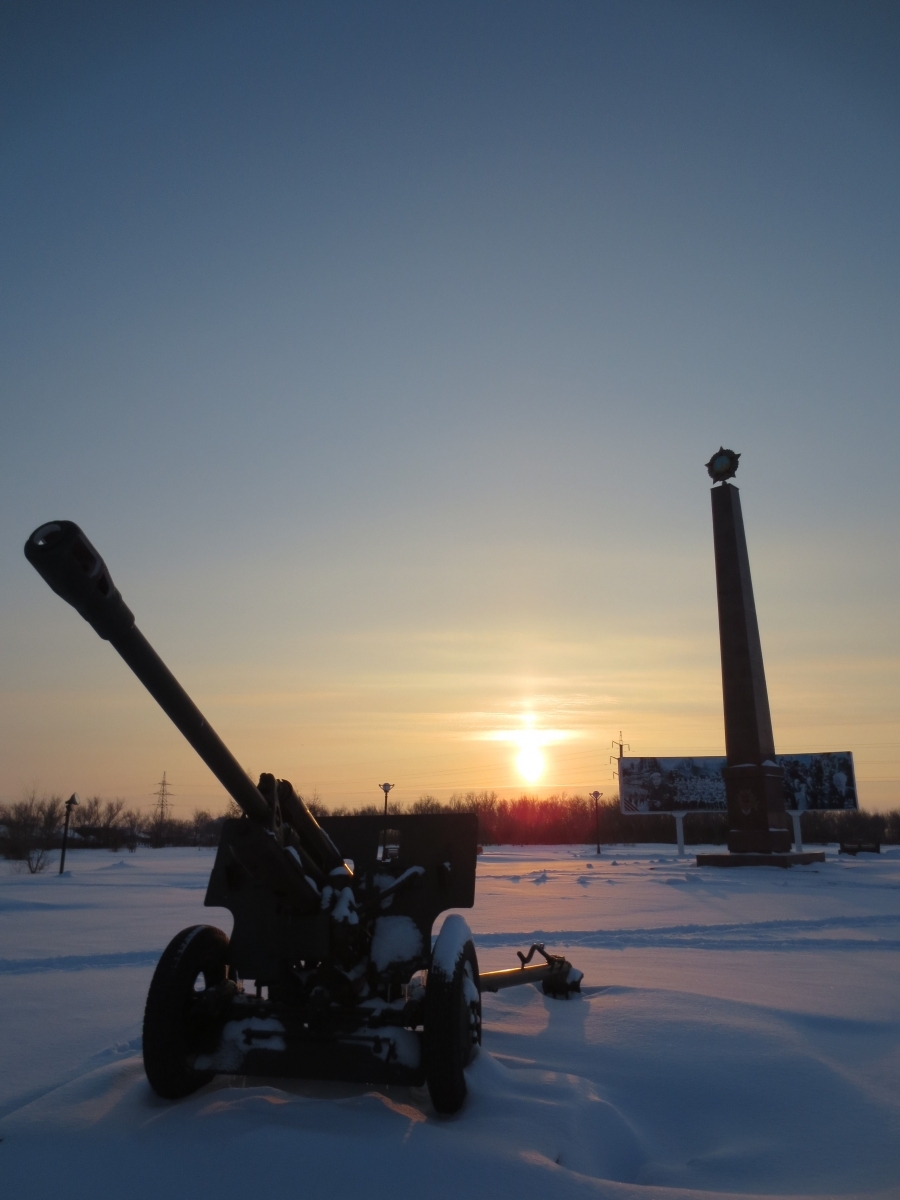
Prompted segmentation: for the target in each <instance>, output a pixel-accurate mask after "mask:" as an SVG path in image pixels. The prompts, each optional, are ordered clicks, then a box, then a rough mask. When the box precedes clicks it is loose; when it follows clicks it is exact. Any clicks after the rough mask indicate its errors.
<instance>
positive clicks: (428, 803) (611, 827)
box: [307, 791, 900, 846]
mask: <svg viewBox="0 0 900 1200" xmlns="http://www.w3.org/2000/svg"><path fill="white" fill-rule="evenodd" d="M307 803H310V802H309V801H307ZM310 807H311V808H312V809H313V811H314V812H315V814H316V815H317V816H319V817H327V816H328V815H329V813H330V814H331V815H332V816H344V815H350V814H351V813H352V812H354V811H355V812H359V813H371V814H376V815H377V814H380V813H383V812H384V808H383V806H380V805H377V804H370V805H366V806H365V807H364V808H360V809H355V810H352V809H348V808H332V809H328V808H326V807H325V806H324V805H322V804H317V803H311V804H310ZM388 812H389V813H396V814H400V813H403V812H414V813H432V812H434V813H436V812H473V813H476V814H477V816H478V840H479V841H480V842H481V843H482V844H483V845H492V846H497V845H500V846H504V845H506V846H508V845H516V846H560V845H586V844H590V843H592V842H593V843H594V844H596V842H597V841H598V835H599V841H600V843H601V844H603V843H604V842H605V843H607V844H612V845H617V844H621V843H622V842H635V843H637V842H662V843H674V842H675V841H676V832H675V821H674V820H673V818H672V817H671V816H667V815H665V814H662V813H660V814H657V815H651V816H640V817H633V816H626V815H625V814H624V813H623V812H622V811H621V810H620V808H619V801H618V798H617V797H612V798H610V799H604V800H601V801H600V803H599V804H598V805H597V806H596V807H595V805H594V801H593V800H592V799H591V797H590V796H578V795H576V796H568V795H566V794H565V793H563V794H562V795H558V796H548V797H546V798H544V799H538V798H537V797H535V796H527V795H523V796H519V797H518V798H515V799H506V798H505V797H501V796H498V795H497V793H496V792H489V791H482V792H465V793H462V792H459V793H456V794H454V795H453V796H451V797H450V799H449V800H448V801H447V802H446V803H443V804H442V803H441V802H440V801H439V800H436V799H435V797H434V796H429V795H425V796H421V797H420V798H419V799H418V800H417V801H415V803H414V804H412V805H411V806H410V807H409V808H406V809H405V808H402V807H401V806H400V805H399V804H389V805H388ZM801 830H802V835H803V840H804V842H812V843H822V844H827V843H829V842H863V841H865V842H872V841H879V842H885V843H888V842H900V810H896V809H895V810H894V811H893V812H889V813H866V812H812V811H810V812H805V813H804V814H803V816H802V817H801ZM684 840H685V842H686V843H688V844H690V845H706V846H709V845H713V846H715V845H723V844H724V843H725V842H726V841H727V840H728V819H727V816H726V814H725V813H724V812H723V813H689V814H688V815H687V816H686V818H685V821H684Z"/></svg>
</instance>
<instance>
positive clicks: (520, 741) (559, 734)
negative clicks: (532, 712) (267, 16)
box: [482, 716, 576, 784]
mask: <svg viewBox="0 0 900 1200" xmlns="http://www.w3.org/2000/svg"><path fill="white" fill-rule="evenodd" d="M575 736H576V734H575V733H574V731H572V730H569V729H535V728H534V717H531V716H529V717H527V718H526V723H525V728H524V729H494V730H491V731H490V732H489V733H486V734H483V735H482V737H483V738H484V739H485V740H486V741H490V742H510V743H511V744H512V745H514V746H518V748H519V753H518V754H517V755H516V760H515V762H516V769H517V770H518V772H519V775H520V776H521V778H522V779H524V781H525V782H526V783H531V784H534V783H537V782H538V781H539V780H540V779H541V778H542V777H543V774H544V770H545V768H546V765H547V763H546V759H545V757H544V754H543V752H542V747H543V746H548V745H551V744H553V743H554V742H564V741H568V740H569V739H570V738H573V737H575Z"/></svg>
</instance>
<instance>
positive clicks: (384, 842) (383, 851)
mask: <svg viewBox="0 0 900 1200" xmlns="http://www.w3.org/2000/svg"><path fill="white" fill-rule="evenodd" d="M378 786H379V787H380V788H381V790H382V791H383V792H384V829H383V831H382V837H381V861H382V862H384V860H385V859H386V858H387V819H388V811H387V798H388V792H389V791H390V790H391V788H393V786H394V785H393V784H392V783H379V785H378Z"/></svg>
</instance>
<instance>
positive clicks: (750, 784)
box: [722, 763, 793, 854]
mask: <svg viewBox="0 0 900 1200" xmlns="http://www.w3.org/2000/svg"><path fill="white" fill-rule="evenodd" d="M722 778H723V779H724V780H725V797H726V801H727V803H728V849H729V850H730V851H732V853H734V854H783V853H786V852H787V851H788V850H790V848H791V842H792V840H793V839H792V838H791V833H790V830H789V829H788V827H787V818H786V815H785V811H784V781H783V772H782V769H781V767H779V766H776V765H775V764H774V763H771V764H770V763H763V765H762V766H759V767H757V766H755V765H753V764H747V765H746V766H741V767H724V768H723V770H722Z"/></svg>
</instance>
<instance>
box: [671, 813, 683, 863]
mask: <svg viewBox="0 0 900 1200" xmlns="http://www.w3.org/2000/svg"><path fill="white" fill-rule="evenodd" d="M672 816H673V817H674V818H675V833H676V834H677V835H678V857H679V858H684V813H679V812H677V813H672Z"/></svg>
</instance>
